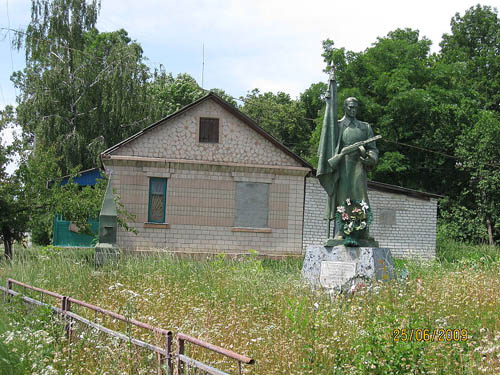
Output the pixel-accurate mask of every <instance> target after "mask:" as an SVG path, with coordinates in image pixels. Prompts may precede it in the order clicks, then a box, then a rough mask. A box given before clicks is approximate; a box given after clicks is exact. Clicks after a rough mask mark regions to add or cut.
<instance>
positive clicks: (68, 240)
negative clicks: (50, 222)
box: [52, 215, 99, 247]
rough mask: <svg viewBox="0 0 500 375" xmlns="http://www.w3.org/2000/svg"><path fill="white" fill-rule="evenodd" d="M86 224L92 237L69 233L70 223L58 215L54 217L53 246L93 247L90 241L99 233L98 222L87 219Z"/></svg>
mask: <svg viewBox="0 0 500 375" xmlns="http://www.w3.org/2000/svg"><path fill="white" fill-rule="evenodd" d="M88 222H89V223H90V230H91V231H92V233H93V234H94V236H89V235H87V234H81V233H77V232H74V231H71V230H70V225H71V222H70V221H67V220H64V219H63V218H62V217H61V216H60V215H56V216H55V217H54V237H53V241H52V243H53V245H54V246H60V247H93V246H94V244H93V243H92V241H93V240H94V237H95V235H97V233H98V232H99V220H95V219H89V221H88Z"/></svg>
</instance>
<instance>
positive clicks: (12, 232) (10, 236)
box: [0, 106, 28, 259]
mask: <svg viewBox="0 0 500 375" xmlns="http://www.w3.org/2000/svg"><path fill="white" fill-rule="evenodd" d="M13 117H14V111H13V108H12V107H10V106H8V107H6V108H5V109H4V110H3V111H0V239H1V240H2V241H3V246H4V253H5V258H7V259H10V258H12V244H13V242H14V241H20V240H22V239H23V238H24V235H25V232H26V230H27V225H28V211H27V206H26V202H25V201H24V199H23V187H22V184H21V180H20V178H19V176H18V175H16V174H13V175H10V176H9V175H8V174H7V172H6V170H5V168H6V166H7V165H8V163H9V162H10V161H11V160H12V156H13V155H14V154H15V153H14V151H15V145H10V146H6V145H4V144H3V140H2V137H1V132H2V131H3V130H4V129H5V127H7V126H8V125H9V124H10V123H12V119H13Z"/></svg>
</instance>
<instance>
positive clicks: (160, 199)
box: [148, 177, 167, 223]
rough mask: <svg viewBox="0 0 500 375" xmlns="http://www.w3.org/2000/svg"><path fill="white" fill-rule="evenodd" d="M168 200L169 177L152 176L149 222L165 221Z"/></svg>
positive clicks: (150, 182) (150, 181)
mask: <svg viewBox="0 0 500 375" xmlns="http://www.w3.org/2000/svg"><path fill="white" fill-rule="evenodd" d="M166 201H167V179H166V178H157V177H151V178H150V180H149V205H148V222H150V223H164V222H165V206H166Z"/></svg>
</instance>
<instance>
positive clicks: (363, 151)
mask: <svg viewBox="0 0 500 375" xmlns="http://www.w3.org/2000/svg"><path fill="white" fill-rule="evenodd" d="M358 150H359V155H360V156H361V158H365V157H366V148H365V146H359V147H358Z"/></svg>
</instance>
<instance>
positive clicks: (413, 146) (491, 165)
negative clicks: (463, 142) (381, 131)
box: [381, 138, 500, 168]
mask: <svg viewBox="0 0 500 375" xmlns="http://www.w3.org/2000/svg"><path fill="white" fill-rule="evenodd" d="M381 140H382V141H385V142H388V143H394V144H397V145H400V146H405V147H410V148H414V149H417V150H420V151H424V152H429V153H432V154H436V155H440V156H444V157H445V158H448V159H453V160H456V161H458V162H460V163H463V162H464V160H463V159H460V158H457V157H456V156H453V155H448V154H445V153H444V152H440V151H435V150H431V149H428V148H424V147H420V146H415V145H410V144H408V143H403V142H397V141H393V140H390V139H387V138H382V139H381ZM484 164H485V165H487V166H490V167H493V168H500V164H492V163H484Z"/></svg>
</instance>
